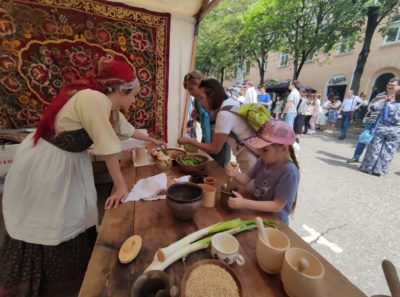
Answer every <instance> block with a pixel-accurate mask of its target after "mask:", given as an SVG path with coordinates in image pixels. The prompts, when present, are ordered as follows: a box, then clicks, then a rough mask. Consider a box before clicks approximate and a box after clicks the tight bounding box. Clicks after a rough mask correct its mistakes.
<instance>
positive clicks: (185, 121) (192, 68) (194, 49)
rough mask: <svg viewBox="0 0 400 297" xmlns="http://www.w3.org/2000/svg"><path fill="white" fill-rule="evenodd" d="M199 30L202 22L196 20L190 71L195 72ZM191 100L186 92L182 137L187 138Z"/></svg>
mask: <svg viewBox="0 0 400 297" xmlns="http://www.w3.org/2000/svg"><path fill="white" fill-rule="evenodd" d="M199 28H200V20H199V19H198V18H197V19H196V24H195V26H194V35H193V44H192V54H191V59H190V71H193V70H194V68H195V64H196V52H197V42H198V37H199ZM189 100H190V96H189V93H188V92H186V99H185V115H184V116H183V123H182V129H181V137H183V136H185V134H186V130H187V129H186V128H187V127H186V124H187V121H188V118H189Z"/></svg>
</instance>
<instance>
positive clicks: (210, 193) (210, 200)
mask: <svg viewBox="0 0 400 297" xmlns="http://www.w3.org/2000/svg"><path fill="white" fill-rule="evenodd" d="M200 186H201V188H202V189H203V206H204V207H207V208H211V207H214V206H215V195H216V192H217V189H216V188H215V187H213V186H211V185H208V184H201V185H200Z"/></svg>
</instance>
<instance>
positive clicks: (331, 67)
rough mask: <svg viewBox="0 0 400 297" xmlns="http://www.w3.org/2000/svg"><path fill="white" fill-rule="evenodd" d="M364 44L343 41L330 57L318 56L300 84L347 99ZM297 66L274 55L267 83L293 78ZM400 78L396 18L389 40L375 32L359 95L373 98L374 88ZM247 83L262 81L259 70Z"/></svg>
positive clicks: (398, 22)
mask: <svg viewBox="0 0 400 297" xmlns="http://www.w3.org/2000/svg"><path fill="white" fill-rule="evenodd" d="M361 47H362V43H356V44H355V45H353V46H351V45H350V44H349V43H348V42H346V41H345V40H342V41H341V42H340V43H339V44H338V46H337V47H336V48H335V49H334V50H332V51H331V52H330V53H329V54H316V55H314V56H313V57H310V58H309V60H308V61H307V62H306V63H305V64H304V66H303V69H302V71H301V73H300V76H299V78H298V80H299V81H300V82H302V83H304V84H306V85H309V86H311V87H313V88H315V89H317V91H318V92H319V93H321V94H323V95H325V96H329V95H333V94H339V95H340V96H343V94H344V92H345V90H346V89H349V88H350V86H351V81H352V78H353V72H354V69H355V66H356V63H357V59H358V55H359V53H360V51H361ZM292 76H293V66H292V65H291V60H290V57H289V56H288V55H287V54H285V53H277V52H274V53H271V54H270V55H269V58H268V64H267V69H266V72H265V77H264V80H269V79H273V80H276V81H282V80H287V79H290V78H292ZM395 76H396V77H399V76H400V17H397V18H394V19H393V21H392V23H391V24H390V27H389V30H388V32H387V35H386V36H382V34H380V33H379V32H378V30H377V31H376V32H375V34H374V37H373V40H372V44H371V51H370V54H369V57H368V60H367V63H366V65H365V69H364V72H363V75H362V77H361V82H360V89H359V94H361V92H364V94H366V95H367V97H369V96H370V95H371V92H372V89H373V87H374V86H375V87H377V88H378V89H379V90H381V91H384V90H386V84H387V81H388V80H389V79H390V78H392V77H395ZM246 79H249V80H252V81H253V82H254V83H256V84H257V83H258V82H259V81H260V77H259V74H258V69H257V68H251V69H250V72H249V73H248V75H247V76H246Z"/></svg>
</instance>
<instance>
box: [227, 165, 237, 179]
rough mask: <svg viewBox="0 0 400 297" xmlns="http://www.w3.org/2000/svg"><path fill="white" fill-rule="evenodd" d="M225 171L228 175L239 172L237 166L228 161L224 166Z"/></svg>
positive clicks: (234, 174)
mask: <svg viewBox="0 0 400 297" xmlns="http://www.w3.org/2000/svg"><path fill="white" fill-rule="evenodd" d="M225 173H226V175H228V176H233V177H235V176H236V175H238V173H239V166H237V165H236V166H233V165H232V164H231V163H228V165H226V166H225Z"/></svg>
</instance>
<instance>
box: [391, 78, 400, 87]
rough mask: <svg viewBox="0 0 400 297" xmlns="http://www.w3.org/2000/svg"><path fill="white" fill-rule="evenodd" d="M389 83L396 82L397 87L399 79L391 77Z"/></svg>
mask: <svg viewBox="0 0 400 297" xmlns="http://www.w3.org/2000/svg"><path fill="white" fill-rule="evenodd" d="M389 82H390V83H393V82H396V83H397V85H400V77H393V78H391V79H390V80H389Z"/></svg>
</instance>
